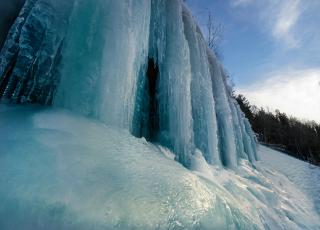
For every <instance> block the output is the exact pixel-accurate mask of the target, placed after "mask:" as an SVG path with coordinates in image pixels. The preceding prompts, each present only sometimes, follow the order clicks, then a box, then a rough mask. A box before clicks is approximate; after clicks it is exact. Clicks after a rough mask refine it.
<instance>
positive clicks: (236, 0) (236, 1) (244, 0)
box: [231, 0, 254, 7]
mask: <svg viewBox="0 0 320 230" xmlns="http://www.w3.org/2000/svg"><path fill="white" fill-rule="evenodd" d="M253 1H254V0H232V1H231V6H232V7H237V6H246V5H248V4H250V3H252V2H253Z"/></svg>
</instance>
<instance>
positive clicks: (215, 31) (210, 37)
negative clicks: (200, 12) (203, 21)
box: [207, 11, 223, 54]
mask: <svg viewBox="0 0 320 230" xmlns="http://www.w3.org/2000/svg"><path fill="white" fill-rule="evenodd" d="M222 32H223V31H222V25H221V24H220V23H218V22H217V21H216V20H214V17H213V15H212V12H211V11H210V12H209V15H208V21H207V42H208V46H209V48H210V49H211V50H212V51H213V52H214V53H216V54H217V53H218V46H219V45H220V43H221V41H222Z"/></svg>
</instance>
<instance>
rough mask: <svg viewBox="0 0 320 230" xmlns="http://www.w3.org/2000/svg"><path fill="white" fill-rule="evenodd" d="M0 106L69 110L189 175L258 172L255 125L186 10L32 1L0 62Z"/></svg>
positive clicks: (87, 0)
mask: <svg viewBox="0 0 320 230" xmlns="http://www.w3.org/2000/svg"><path fill="white" fill-rule="evenodd" d="M0 58H1V59H0V97H1V100H2V101H5V102H9V103H10V102H11V103H17V104H26V103H40V104H44V105H54V106H56V107H63V108H66V109H69V110H72V111H75V112H78V113H80V114H83V115H86V116H88V117H92V118H95V119H98V120H100V121H102V122H104V123H105V124H108V125H112V126H114V127H120V128H125V129H127V130H129V131H130V132H131V134H133V135H135V136H136V137H145V139H146V140H148V141H150V142H153V143H157V144H160V145H161V146H163V147H166V148H169V149H171V150H172V151H173V152H174V154H175V159H176V160H177V161H179V162H180V163H182V164H183V165H184V166H186V167H189V168H190V167H191V163H192V158H193V156H194V155H197V154H196V153H201V154H202V155H203V157H204V158H205V160H206V162H208V163H209V164H211V165H217V166H224V167H227V168H232V169H234V168H236V167H237V166H238V164H239V162H240V159H242V158H243V159H248V160H249V161H250V162H255V160H256V159H257V152H256V143H255V138H254V135H253V133H252V131H251V128H250V125H249V123H248V121H247V120H246V119H245V118H244V116H243V114H242V113H241V111H240V109H239V106H238V105H237V103H236V102H235V100H234V99H232V97H231V92H230V90H229V89H228V86H227V84H226V73H225V71H224V69H223V67H222V65H221V64H220V63H219V62H218V60H217V59H216V57H215V56H214V54H212V53H211V51H210V50H208V47H207V45H206V41H205V39H204V38H203V35H202V33H201V31H200V29H199V27H198V25H197V24H196V22H195V20H194V19H193V17H192V16H191V14H190V12H189V11H188V9H187V8H186V7H185V6H184V4H183V3H182V1H181V0H151V1H150V0H121V1H114V0H68V1H62V0H61V1H57V0H27V1H26V3H25V6H24V8H23V9H22V11H21V13H20V15H19V17H18V18H17V20H16V22H15V23H14V25H13V26H12V28H11V30H10V32H9V35H8V38H7V41H6V43H5V45H4V47H3V49H2V51H1V54H0Z"/></svg>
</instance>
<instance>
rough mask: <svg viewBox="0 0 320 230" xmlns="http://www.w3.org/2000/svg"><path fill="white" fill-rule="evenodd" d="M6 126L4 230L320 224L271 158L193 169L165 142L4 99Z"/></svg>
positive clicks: (0, 156) (0, 223) (1, 194)
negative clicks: (228, 166) (155, 142)
mask: <svg viewBox="0 0 320 230" xmlns="http://www.w3.org/2000/svg"><path fill="white" fill-rule="evenodd" d="M0 130H1V134H0V135H1V136H0V175H1V176H0V229H317V228H319V227H320V224H319V216H318V215H317V213H316V211H315V209H314V206H313V202H312V201H310V200H309V198H308V197H307V196H305V195H304V194H303V193H302V192H300V191H299V189H297V188H296V186H295V185H294V184H293V183H292V182H290V181H289V180H288V179H287V177H286V176H284V175H282V174H281V173H279V172H278V171H276V170H274V169H273V168H271V167H269V166H268V165H267V164H264V163H263V162H261V163H259V164H258V165H257V168H256V169H254V168H252V167H251V166H249V164H250V163H249V162H248V161H241V163H240V165H241V166H240V168H239V169H238V170H237V171H236V172H234V171H229V170H223V169H221V168H218V167H214V166H209V165H208V164H207V163H206V161H205V160H204V159H203V157H202V154H201V153H199V152H198V153H197V154H195V155H194V159H193V160H192V162H193V163H192V165H193V166H194V167H193V168H192V169H193V171H190V170H187V169H186V168H184V167H183V166H181V165H180V164H179V163H177V162H176V161H174V160H173V159H172V153H170V151H169V150H167V149H165V148H163V147H159V146H156V145H153V144H150V143H148V142H146V141H145V139H143V138H142V139H137V138H134V137H132V136H131V135H130V134H129V132H128V131H127V130H122V129H114V128H110V127H108V126H106V125H104V124H102V123H100V122H98V121H95V120H90V119H87V118H84V117H81V116H79V115H76V114H73V113H71V112H67V111H64V110H59V109H43V108H39V107H30V106H29V107H15V106H4V105H1V106H0ZM262 150H263V151H264V150H266V149H264V148H262ZM266 154H267V153H266ZM262 155H263V154H262Z"/></svg>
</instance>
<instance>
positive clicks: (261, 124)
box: [235, 95, 320, 165]
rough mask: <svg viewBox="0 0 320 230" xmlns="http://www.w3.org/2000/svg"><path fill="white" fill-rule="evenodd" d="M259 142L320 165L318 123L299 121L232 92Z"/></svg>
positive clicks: (319, 127)
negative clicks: (258, 106)
mask: <svg viewBox="0 0 320 230" xmlns="http://www.w3.org/2000/svg"><path fill="white" fill-rule="evenodd" d="M235 98H236V100H237V101H238V103H239V105H240V107H241V110H242V111H243V112H244V114H245V115H246V117H247V118H248V120H249V121H250V123H251V126H252V129H253V130H254V132H255V133H256V134H257V138H258V140H259V142H261V143H262V144H265V145H268V146H270V147H272V148H275V149H277V150H280V151H282V152H285V153H287V154H289V155H291V156H293V157H296V158H299V159H301V160H304V161H308V162H310V163H312V164H315V165H320V124H317V123H316V122H314V121H307V122H305V121H301V120H299V119H297V118H294V117H289V116H288V115H287V114H285V113H281V112H280V111H279V110H276V111H275V113H272V112H269V111H266V110H264V109H263V108H260V109H259V108H257V107H256V106H254V105H251V104H250V102H249V101H248V100H247V99H246V98H245V97H244V96H243V95H238V96H235Z"/></svg>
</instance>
